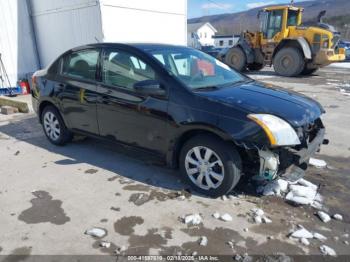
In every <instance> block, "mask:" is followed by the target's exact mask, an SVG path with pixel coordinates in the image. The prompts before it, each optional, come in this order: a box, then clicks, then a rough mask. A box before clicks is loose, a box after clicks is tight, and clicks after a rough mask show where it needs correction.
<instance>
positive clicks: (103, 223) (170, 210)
mask: <svg viewBox="0 0 350 262" xmlns="http://www.w3.org/2000/svg"><path fill="white" fill-rule="evenodd" d="M249 76H250V77H252V78H255V79H258V80H261V81H264V82H267V83H271V84H275V85H279V86H283V87H287V88H288V89H290V90H294V91H298V92H301V93H303V94H305V95H308V96H310V97H313V98H314V99H316V100H318V101H319V102H320V103H321V104H322V105H323V106H324V108H325V110H326V111H327V113H326V114H325V115H324V117H323V121H324V123H325V125H326V128H327V135H326V136H327V138H328V139H329V140H330V144H329V145H327V146H324V147H323V148H322V150H321V152H320V153H319V154H318V155H317V156H316V157H317V158H319V159H323V160H325V161H326V162H327V164H328V167H327V168H324V169H317V168H314V167H311V168H310V169H309V170H308V171H307V176H306V179H308V180H310V181H312V182H314V183H316V184H317V185H319V186H320V193H321V194H322V195H323V196H324V199H325V205H326V207H327V208H328V212H329V214H334V213H340V214H342V215H343V221H336V220H334V219H332V220H331V221H330V222H328V223H323V222H322V221H321V220H320V219H319V218H318V217H317V216H316V215H315V212H316V209H314V208H312V207H309V206H299V207H296V206H293V205H291V204H289V203H287V202H285V201H284V200H283V199H281V198H278V197H274V196H269V197H261V196H258V195H256V194H255V193H254V188H253V186H252V185H240V186H239V188H238V189H237V190H236V191H235V192H234V193H235V197H234V198H233V199H228V200H226V201H224V200H222V199H210V198H206V197H204V196H200V195H197V194H196V193H194V192H192V193H189V192H187V191H185V190H186V189H187V188H188V186H187V185H186V184H184V183H183V182H182V181H181V179H180V177H179V175H178V173H177V171H176V170H170V169H167V168H165V167H163V166H161V165H160V164H159V163H158V162H157V160H155V159H151V158H150V157H149V156H147V155H144V154H143V153H142V152H136V151H135V150H131V149H125V148H122V147H120V146H116V145H110V144H106V143H104V142H101V141H98V140H94V139H85V140H80V139H78V140H76V141H74V142H73V143H70V144H68V145H67V146H64V147H57V146H54V145H52V144H50V143H49V142H48V140H47V139H46V138H45V136H44V134H43V131H42V129H41V126H40V125H39V124H38V121H37V119H36V116H35V115H34V114H33V113H30V114H16V115H13V116H4V115H0V160H1V164H0V178H1V180H0V260H4V261H20V260H11V257H8V255H21V256H20V257H17V258H20V259H22V260H25V259H26V258H29V255H101V254H111V255H113V254H115V253H114V252H115V250H120V252H121V253H122V254H124V255H125V254H126V255H147V254H151V255H161V254H163V255H180V254H181V255H191V254H193V253H194V252H197V254H198V255H228V256H227V257H229V258H230V261H232V259H237V260H240V259H239V257H234V256H235V255H237V254H240V255H242V256H243V254H245V253H247V254H248V255H249V256H254V255H266V256H267V258H268V259H269V260H267V261H280V260H274V258H273V256H272V255H276V254H285V255H287V256H293V257H294V259H295V258H296V257H295V256H296V255H315V256H313V257H308V259H303V257H297V258H298V259H299V260H303V261H309V260H310V259H311V258H313V259H314V261H322V258H321V257H320V256H319V255H320V254H321V252H320V249H319V247H320V245H322V244H325V245H327V246H329V247H331V248H333V249H334V250H335V251H336V252H337V254H338V258H337V259H342V260H343V261H349V260H350V248H349V242H350V238H349V234H350V225H349V223H350V191H349V187H350V176H349V175H350V164H349V162H350V138H349V134H350V133H349V130H350V110H349V108H350V96H349V95H350V74H349V69H344V68H334V67H328V68H325V69H322V70H320V71H319V72H317V73H316V74H315V75H313V76H310V77H303V78H282V77H278V76H276V75H275V74H274V73H273V72H272V71H271V70H267V69H266V70H263V71H261V72H259V73H252V74H249ZM346 84H349V85H348V86H346ZM181 191H182V192H181ZM179 194H183V195H184V196H185V199H180V198H179V197H178V195H179ZM254 207H259V208H262V209H263V210H264V211H265V213H266V214H267V216H268V217H269V218H271V220H272V223H271V224H259V225H257V224H255V223H253V221H252V219H251V216H250V215H249V213H250V210H251V209H252V208H254ZM214 212H219V213H221V214H223V213H228V214H230V215H231V216H232V218H233V220H232V221H231V222H224V221H221V220H217V219H215V218H213V217H212V214H213V213H214ZM192 213H200V214H201V215H202V217H203V223H202V224H201V225H199V226H187V225H185V224H184V223H182V222H181V221H180V219H179V217H181V216H183V215H187V214H192ZM298 224H300V225H302V226H304V227H305V228H307V229H308V230H310V231H315V232H319V233H321V234H323V235H325V236H326V237H327V240H326V241H324V242H323V243H322V242H321V241H319V240H316V239H311V240H310V245H309V246H305V245H303V244H301V243H300V242H299V241H296V240H294V239H291V238H289V237H288V235H289V233H290V232H291V231H293V230H295V229H296V228H297V225H298ZM94 227H98V228H103V229H105V230H106V231H107V235H106V236H105V237H103V238H102V239H98V238H94V237H91V236H88V235H86V234H84V232H85V231H86V230H88V229H91V228H94ZM202 236H206V237H207V239H208V244H207V246H201V245H199V241H200V238H201V237H202ZM101 241H108V242H110V243H111V246H110V247H109V248H102V247H100V243H101ZM232 257H234V258H232ZM304 258H305V257H304ZM299 260H298V261H299ZM287 261H288V260H287Z"/></svg>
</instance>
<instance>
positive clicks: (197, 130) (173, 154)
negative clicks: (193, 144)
mask: <svg viewBox="0 0 350 262" xmlns="http://www.w3.org/2000/svg"><path fill="white" fill-rule="evenodd" d="M203 134H205V135H210V136H213V137H216V138H218V139H220V140H223V141H226V142H228V143H230V144H231V145H232V146H236V143H235V141H234V139H233V138H232V136H230V135H228V134H226V133H225V132H223V131H221V130H217V129H213V128H211V127H208V126H201V127H198V126H197V127H193V128H190V129H186V130H184V131H183V132H182V133H181V134H180V135H179V136H177V138H176V139H175V141H174V143H173V146H172V149H171V150H170V151H169V154H168V155H167V163H168V165H169V166H170V167H172V168H177V167H178V166H179V156H180V152H181V149H182V147H183V145H184V144H185V143H186V142H187V141H189V140H190V139H191V138H193V137H195V136H197V135H203Z"/></svg>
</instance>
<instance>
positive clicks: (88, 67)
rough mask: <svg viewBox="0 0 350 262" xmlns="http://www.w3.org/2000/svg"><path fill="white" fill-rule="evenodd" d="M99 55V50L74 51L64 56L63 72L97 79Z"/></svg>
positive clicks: (83, 77)
mask: <svg viewBox="0 0 350 262" xmlns="http://www.w3.org/2000/svg"><path fill="white" fill-rule="evenodd" d="M98 56H99V52H98V51H97V50H83V51H78V52H73V53H71V54H69V55H67V56H66V57H65V58H64V61H63V69H62V74H64V75H68V76H72V77H77V78H81V79H88V80H95V78H96V68H97V61H98Z"/></svg>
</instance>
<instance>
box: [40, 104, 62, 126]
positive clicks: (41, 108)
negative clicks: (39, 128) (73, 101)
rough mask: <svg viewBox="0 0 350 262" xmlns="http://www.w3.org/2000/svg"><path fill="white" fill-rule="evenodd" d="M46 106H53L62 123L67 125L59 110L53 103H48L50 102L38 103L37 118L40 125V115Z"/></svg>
mask: <svg viewBox="0 0 350 262" xmlns="http://www.w3.org/2000/svg"><path fill="white" fill-rule="evenodd" d="M47 106H53V107H54V108H56V110H57V112H58V113H59V114H60V116H61V118H62V120H63V123H64V124H65V125H66V126H67V123H66V121H65V120H64V118H63V116H62V114H61V112H60V110H59V108H58V107H57V106H56V105H55V103H54V102H52V101H50V100H44V101H42V102H41V103H40V105H39V108H38V117H39V122H40V123H42V113H43V111H44V109H45V108H46V107H47Z"/></svg>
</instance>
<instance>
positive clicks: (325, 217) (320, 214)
mask: <svg viewBox="0 0 350 262" xmlns="http://www.w3.org/2000/svg"><path fill="white" fill-rule="evenodd" d="M317 215H318V217H319V218H320V219H321V220H322V221H323V222H324V223H327V222H329V221H330V220H331V217H330V216H329V215H328V214H327V213H326V212H324V211H317Z"/></svg>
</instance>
